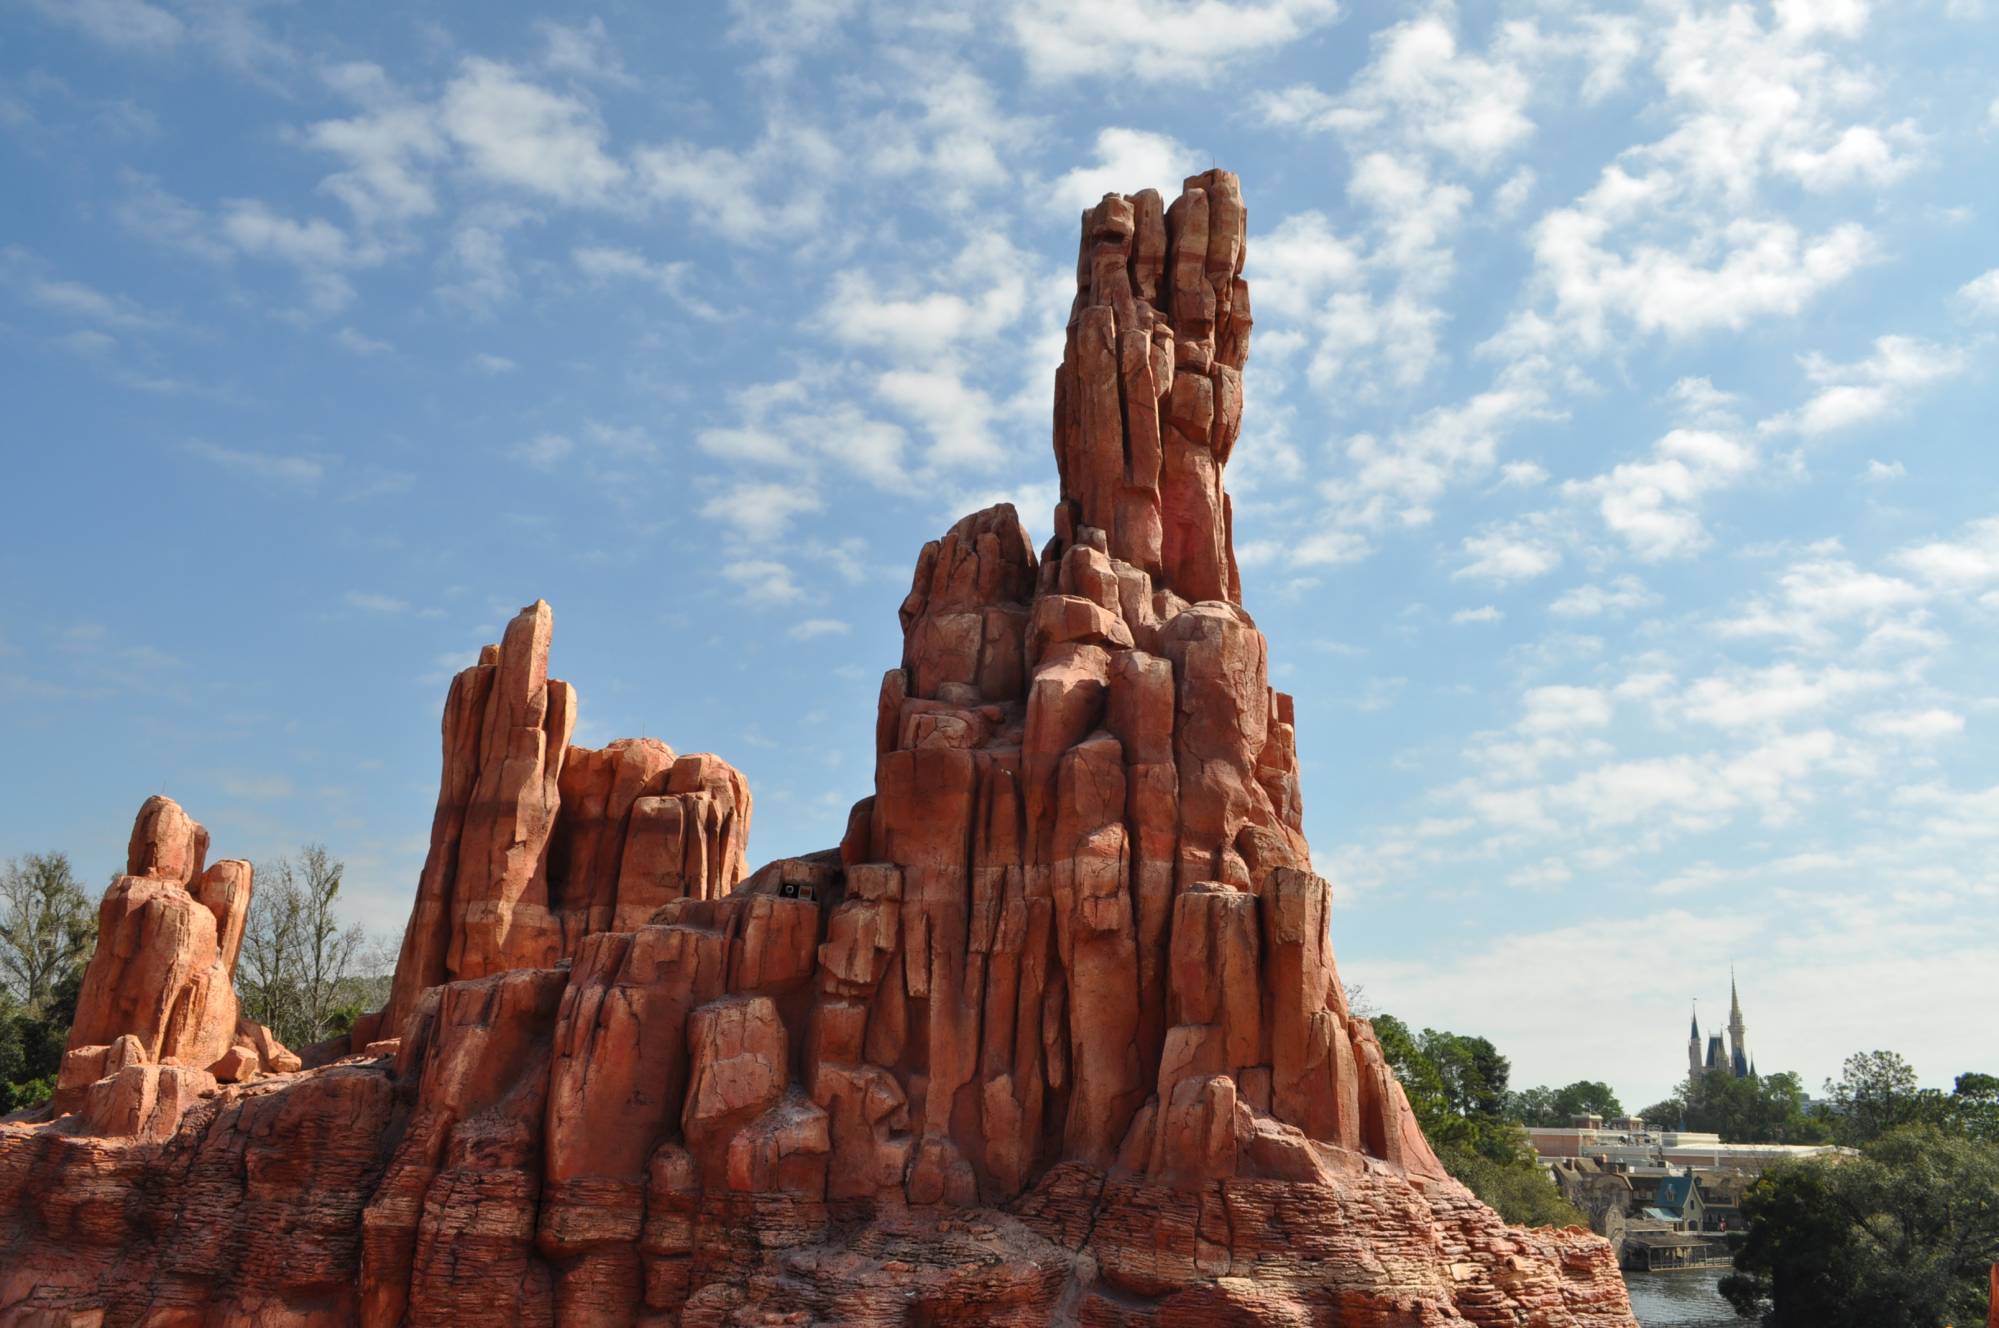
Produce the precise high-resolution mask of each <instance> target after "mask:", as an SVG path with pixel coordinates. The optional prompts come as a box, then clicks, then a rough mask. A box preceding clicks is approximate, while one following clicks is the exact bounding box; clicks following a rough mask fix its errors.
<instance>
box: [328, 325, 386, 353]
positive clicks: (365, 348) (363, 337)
mask: <svg viewBox="0 0 1999 1328" xmlns="http://www.w3.org/2000/svg"><path fill="white" fill-rule="evenodd" d="M333 340H334V342H335V343H336V344H337V345H338V346H339V347H340V348H341V349H342V350H345V351H350V352H352V353H353V354H355V355H386V354H387V353H388V352H390V351H392V350H394V349H395V347H394V346H392V345H390V344H389V343H388V342H386V341H383V340H382V339H381V338H380V337H371V336H369V335H368V334H367V333H366V332H363V331H361V330H360V329H358V328H352V327H343V328H341V329H340V330H339V331H338V332H335V333H334V334H333Z"/></svg>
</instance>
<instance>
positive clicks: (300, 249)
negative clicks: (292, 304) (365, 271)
mask: <svg viewBox="0 0 1999 1328" xmlns="http://www.w3.org/2000/svg"><path fill="white" fill-rule="evenodd" d="M219 226H220V232H221V236H222V239H223V240H224V241H225V242H226V243H227V244H228V245H229V246H230V247H231V248H233V249H235V250H236V251H237V252H238V253H242V254H247V255H250V256H251V257H255V258H266V259H270V260H272V261H275V262H280V263H288V264H290V265H291V266H292V267H295V268H297V269H298V273H299V277H300V279H301V280H302V281H304V283H305V288H306V296H307V299H308V301H309V303H310V304H311V306H312V308H313V309H314V310H315V311H316V312H318V313H321V314H329V313H334V312H336V311H338V310H340V309H344V308H345V307H347V305H348V304H350V303H351V302H352V301H353V299H354V288H353V285H352V284H351V283H350V282H349V280H348V278H347V275H346V274H347V272H348V271H351V270H353V269H355V268H362V267H369V266H372V265H374V264H377V263H380V262H381V261H382V260H383V259H384V258H385V257H386V256H387V255H386V253H385V251H384V250H383V249H381V248H380V247H379V246H377V245H374V244H370V243H360V244H357V243H355V242H354V240H353V239H352V238H351V237H350V236H349V235H348V233H347V232H346V231H344V230H342V229H341V228H340V227H338V226H336V225H334V224H333V223H332V222H330V221H327V220H326V219H325V218H323V217H312V218H309V219H307V220H305V221H299V220H296V219H294V218H291V217H287V216H283V215H281V214H280V213H277V212H274V211H272V210H271V208H270V206H269V205H268V204H266V203H264V202H263V201H261V200H259V199H254V198H232V199H230V200H228V201H227V202H225V203H224V204H223V212H222V217H221V220H220V223H219Z"/></svg>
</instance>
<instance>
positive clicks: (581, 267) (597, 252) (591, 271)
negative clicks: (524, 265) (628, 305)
mask: <svg viewBox="0 0 1999 1328" xmlns="http://www.w3.org/2000/svg"><path fill="white" fill-rule="evenodd" d="M570 257H571V258H572V259H573V260H574V261H575V263H576V268H577V270H578V271H579V272H581V273H582V274H583V275H584V276H586V277H588V278H589V279H590V280H591V281H593V282H596V283H598V284H600V285H601V284H603V283H606V282H611V281H622V282H642V283H644V284H645V285H648V286H651V287H653V288H654V289H656V290H658V291H659V292H660V293H661V294H663V295H665V296H667V298H669V299H671V300H672V301H673V302H674V303H676V304H678V305H680V306H681V307H682V308H683V309H685V310H687V312H688V313H691V314H693V315H694V316H695V317H696V318H705V319H710V320H713V319H717V318H720V317H721V316H722V312H721V310H719V309H717V308H716V307H715V306H714V305H712V304H709V303H708V302H707V301H706V300H703V299H701V298H700V297H698V296H696V295H694V294H693V293H692V292H691V291H689V290H688V280H689V278H690V277H691V276H692V274H693V271H694V265H693V264H692V263H691V262H689V261H687V260H686V259H680V260H676V261H674V262H654V261H652V260H651V259H649V258H647V257H646V256H645V255H644V254H641V253H636V252H634V251H633V250H630V249H620V248H617V247H615V246H612V245H579V246H578V247H577V248H575V249H573V250H571V251H570Z"/></svg>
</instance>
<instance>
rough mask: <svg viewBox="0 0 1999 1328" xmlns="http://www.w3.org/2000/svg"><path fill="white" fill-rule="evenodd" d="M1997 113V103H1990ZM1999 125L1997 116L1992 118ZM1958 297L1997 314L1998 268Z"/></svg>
mask: <svg viewBox="0 0 1999 1328" xmlns="http://www.w3.org/2000/svg"><path fill="white" fill-rule="evenodd" d="M1992 105H1993V108H1994V110H1995V111H1999V101H1995V102H1993V103H1992ZM1993 118H1994V121H1995V123H1999V114H1995V116H1994V117H1993ZM1957 293H1958V297H1959V298H1960V299H1962V300H1964V301H1965V303H1967V304H1969V305H1970V306H1971V307H1972V308H1974V309H1976V310H1978V311H1979V312H1980V313H1987V314H1999V267H1995V268H1993V269H1992V270H1991V271H1989V272H1986V273H1984V274H1982V275H1980V276H1976V277H1973V278H1972V279H1971V280H1970V281H1967V282H1965V283H1964V284H1963V285H1962V286H1959V287H1958V288H1957Z"/></svg>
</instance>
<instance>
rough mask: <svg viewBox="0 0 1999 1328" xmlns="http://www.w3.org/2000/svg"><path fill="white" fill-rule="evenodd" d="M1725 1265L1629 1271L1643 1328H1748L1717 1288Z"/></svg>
mask: <svg viewBox="0 0 1999 1328" xmlns="http://www.w3.org/2000/svg"><path fill="white" fill-rule="evenodd" d="M1727 1275H1728V1270H1727V1269H1726V1268H1694V1269H1689V1270H1687V1271H1686V1272H1678V1273H1626V1274H1625V1275H1624V1285H1625V1286H1626V1287H1628V1288H1629V1289H1630V1291H1631V1308H1632V1310H1633V1311H1634V1312H1635V1313H1636V1314H1637V1315H1638V1322H1639V1323H1640V1324H1642V1325H1644V1328H1749V1324H1750V1322H1752V1321H1750V1320H1744V1319H1738V1318H1736V1317H1735V1311H1734V1310H1732V1309H1730V1308H1729V1307H1728V1302H1727V1301H1725V1300H1723V1299H1722V1298H1721V1293H1720V1292H1718V1291H1716V1290H1715V1287H1716V1285H1717V1284H1719V1283H1720V1281H1721V1279H1722V1278H1723V1277H1725V1276H1727Z"/></svg>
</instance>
